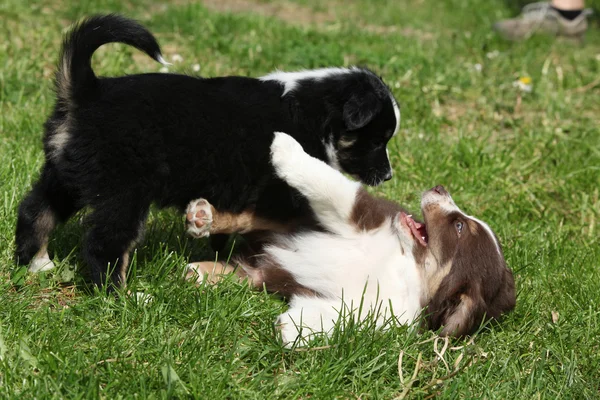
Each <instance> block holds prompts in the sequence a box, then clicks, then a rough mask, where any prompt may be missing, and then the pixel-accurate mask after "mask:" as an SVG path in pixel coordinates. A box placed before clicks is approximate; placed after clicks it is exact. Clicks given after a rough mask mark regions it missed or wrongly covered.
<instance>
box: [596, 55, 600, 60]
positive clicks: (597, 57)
mask: <svg viewBox="0 0 600 400" xmlns="http://www.w3.org/2000/svg"><path fill="white" fill-rule="evenodd" d="M596 61H600V53H598V54H596Z"/></svg>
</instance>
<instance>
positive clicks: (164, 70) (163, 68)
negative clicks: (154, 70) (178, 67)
mask: <svg viewBox="0 0 600 400" xmlns="http://www.w3.org/2000/svg"><path fill="white" fill-rule="evenodd" d="M158 71H159V72H164V73H166V72H169V68H167V67H162V68H161V69H159V70H158Z"/></svg>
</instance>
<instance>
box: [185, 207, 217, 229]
mask: <svg viewBox="0 0 600 400" xmlns="http://www.w3.org/2000/svg"><path fill="white" fill-rule="evenodd" d="M212 222H213V215H212V210H211V206H210V203H209V202H208V201H207V200H206V199H197V200H192V201H191V202H190V204H188V206H187V210H186V230H187V233H188V235H190V236H192V237H195V238H203V237H207V236H209V235H210V228H211V226H212Z"/></svg>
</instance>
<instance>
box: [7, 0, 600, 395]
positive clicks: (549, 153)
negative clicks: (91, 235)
mask: <svg viewBox="0 0 600 400" xmlns="http://www.w3.org/2000/svg"><path fill="white" fill-rule="evenodd" d="M71 3H72V4H71ZM588 3H591V4H590V5H592V6H595V7H596V9H597V10H598V9H600V1H594V2H588ZM109 11H110V12H120V13H124V14H126V15H128V16H131V17H134V18H136V19H139V20H140V21H142V22H143V23H144V24H146V25H147V26H148V27H149V28H150V29H151V30H152V31H153V32H155V33H156V35H157V37H158V38H159V41H160V43H161V45H162V47H163V50H164V54H165V58H166V59H167V60H169V61H172V62H174V66H172V67H169V69H170V71H173V72H183V73H199V74H202V75H204V76H219V75H229V74H239V75H247V76H260V75H264V74H266V73H268V72H269V71H272V70H273V69H276V68H279V69H284V70H295V69H301V68H315V67H323V66H346V65H354V64H358V65H366V66H369V67H370V68H372V69H373V70H375V71H376V72H377V73H378V74H380V75H381V76H383V78H384V80H385V81H386V82H387V83H388V85H389V86H390V87H391V88H392V90H393V92H394V94H395V96H396V98H397V99H398V101H399V102H400V104H401V108H402V115H403V120H402V125H401V129H400V132H399V134H398V135H397V136H396V137H395V138H394V139H393V142H392V143H391V144H390V157H391V160H392V164H393V166H394V170H395V174H394V179H393V180H391V181H389V182H387V183H385V184H384V185H383V186H381V187H379V188H376V189H375V190H373V191H374V192H376V193H378V194H379V195H381V196H385V197H388V198H390V199H395V200H398V201H400V202H402V203H404V204H405V205H406V206H407V207H409V208H411V209H413V210H417V209H418V205H419V199H420V193H421V192H422V191H423V190H425V189H427V188H429V187H431V186H433V185H435V184H443V185H445V186H446V187H447V188H448V189H449V191H450V192H451V193H452V194H453V196H454V198H455V200H456V202H457V203H458V204H460V205H461V206H462V207H463V208H464V209H465V210H466V211H467V212H468V213H470V214H473V215H476V216H478V217H480V218H482V219H484V220H485V221H487V222H488V223H489V224H490V226H492V228H493V229H494V230H495V231H496V232H497V234H498V236H499V237H500V240H501V242H502V244H503V247H504V252H505V256H506V259H507V262H508V264H509V266H510V267H511V268H512V269H513V271H514V274H515V280H516V285H517V289H518V298H517V307H516V309H515V311H514V312H513V313H512V314H510V315H508V316H507V317H506V318H505V319H504V320H503V321H502V322H501V323H500V324H490V325H488V326H486V327H483V328H482V330H481V331H480V332H479V333H477V334H476V335H474V336H472V337H469V338H466V339H464V340H452V341H449V342H446V341H444V340H443V339H441V338H439V337H437V336H436V335H435V334H434V333H433V332H427V331H425V332H418V331H417V330H415V329H410V328H407V327H400V328H392V329H389V330H387V331H385V332H382V331H378V330H376V329H374V328H373V327H372V326H371V324H365V326H361V327H357V326H354V325H353V326H349V327H347V329H346V330H345V331H336V333H335V334H334V336H333V337H332V338H331V339H330V340H325V339H322V340H319V341H317V342H315V343H314V345H313V346H312V347H309V348H296V349H291V350H290V349H284V348H283V347H282V346H281V345H280V344H279V342H278V341H277V339H276V335H275V330H274V327H273V320H274V318H275V317H276V316H277V315H278V314H279V313H281V312H282V310H284V308H285V305H284V303H282V302H281V301H280V300H278V299H276V298H274V297H273V296H270V295H268V294H266V293H261V292H254V291H251V290H250V289H249V288H248V287H246V286H245V285H244V284H240V283H236V282H234V281H232V280H226V281H224V282H223V283H221V284H219V285H216V286H214V287H210V286H201V287H196V286H194V285H191V284H188V283H186V282H184V281H182V279H181V278H180V276H181V272H182V271H183V268H184V266H185V264H186V262H187V260H188V259H192V260H200V259H203V258H204V259H205V258H210V257H214V255H213V254H212V253H211V252H210V250H209V249H208V246H207V244H206V243H205V242H203V241H195V240H192V239H189V238H187V237H185V235H184V229H183V218H182V216H181V215H179V214H177V213H175V212H174V211H169V210H166V211H158V210H153V211H152V213H151V216H150V221H149V225H148V230H147V232H146V235H145V239H144V241H143V242H142V243H141V244H140V245H139V247H138V248H137V250H136V253H135V256H134V257H133V260H132V268H131V273H130V277H129V282H130V289H131V290H133V291H143V292H145V293H148V294H150V295H151V296H152V297H153V300H152V301H151V302H150V303H148V304H144V303H143V302H138V301H137V300H136V299H135V298H133V297H128V296H121V297H118V298H116V299H115V298H113V297H111V296H106V295H104V294H100V293H97V292H94V291H93V290H92V289H90V287H89V285H88V284H87V283H86V280H85V276H86V271H85V265H84V264H83V263H82V262H81V259H80V257H79V249H80V243H81V242H80V240H81V236H82V234H83V231H84V229H83V227H82V226H81V218H80V215H78V216H76V217H75V218H73V219H72V220H71V221H70V222H69V223H67V224H66V225H64V226H61V227H60V228H59V229H57V230H56V232H55V233H54V235H53V236H52V239H51V242H50V250H51V256H52V257H53V258H54V261H55V263H56V264H57V266H58V268H57V269H56V270H54V271H51V272H49V273H43V274H39V275H30V274H28V273H26V269H25V268H17V267H16V266H15V265H14V264H13V260H12V257H13V251H14V246H15V245H14V230H15V221H16V211H17V207H18V204H19V201H20V200H21V199H22V198H23V196H24V194H25V193H26V191H27V190H28V189H29V188H30V186H31V184H32V182H33V181H34V180H35V179H36V177H37V174H38V172H39V169H40V167H41V165H42V164H43V152H42V145H41V137H42V129H43V127H42V126H43V123H44V120H45V119H46V117H47V116H48V114H49V112H50V110H51V108H52V105H53V101H54V96H53V92H52V74H53V68H54V65H55V62H56V60H57V56H58V51H59V46H60V41H61V35H62V33H63V32H64V31H65V29H66V28H67V27H68V26H69V25H70V24H71V23H72V22H73V21H75V20H77V19H78V18H80V17H82V16H85V15H89V14H92V13H96V12H109ZM515 11H516V8H515V6H514V5H513V4H512V3H511V2H508V1H507V2H501V1H490V0H464V1H461V0H449V1H440V0H421V1H416V0H414V1H409V0H395V1H392V0H388V1H386V0H356V1H341V0H332V1H328V2H322V1H318V0H293V1H292V0H286V1H283V2H279V1H272V2H271V1H265V0H222V1H219V0H210V1H207V2H206V3H205V4H204V5H202V4H201V3H199V2H194V3H192V2H188V1H172V2H168V3H167V2H159V1H154V0H153V1H142V0H130V1H127V2H121V1H118V0H97V1H90V0H83V1H78V2H68V1H64V0H61V1H50V0H47V1H39V2H33V1H32V2H24V1H21V0H3V1H2V2H1V3H0V37H2V38H4V39H3V40H2V41H0V110H1V112H0V194H1V197H0V398H19V399H29V398H86V399H88V398H105V399H113V398H133V397H138V398H186V397H191V398H203V399H209V398H210V399H213V398H214V399H219V398H231V399H237V398H255V399H264V398H314V399H329V398H361V399H367V398H369V399H371V398H395V397H401V398H402V397H406V398H423V399H425V398H432V397H440V398H499V399H516V398H523V399H532V398H546V399H555V398H569V399H570V398H573V399H583V398H600V355H599V354H600V235H599V229H600V228H599V227H598V220H599V219H600V198H599V197H600V194H599V190H600V189H599V187H600V78H599V77H600V31H599V27H598V24H597V23H596V24H595V25H594V27H593V28H592V29H591V30H590V31H589V32H588V35H587V41H586V43H585V45H584V46H580V45H577V44H573V43H571V42H568V41H564V40H559V41H554V40H552V39H550V38H546V37H535V38H533V39H532V40H530V41H528V42H524V43H509V42H505V41H503V40H501V39H500V38H498V37H497V36H496V35H495V34H493V33H492V32H491V30H490V26H491V24H492V23H493V22H494V21H495V20H497V19H499V18H505V17H509V16H511V15H514V13H515ZM161 68H162V66H161V65H158V64H157V63H155V62H153V61H152V60H150V59H149V58H148V57H146V56H145V55H143V54H141V53H139V52H138V51H136V50H134V49H132V48H129V47H125V46H121V45H109V46H105V47H104V48H102V49H100V50H99V51H98V52H97V54H96V56H95V58H94V69H95V71H96V72H97V73H98V74H100V75H107V76H110V75H122V74H127V73H138V72H156V71H159V70H160V69H161ZM198 68H199V72H194V71H195V70H197V69H198ZM524 77H529V78H531V81H532V87H533V90H532V92H530V93H528V92H523V91H522V90H520V89H519V88H518V87H516V86H515V85H514V83H515V82H516V81H517V80H518V79H519V78H524ZM324 267H326V266H324Z"/></svg>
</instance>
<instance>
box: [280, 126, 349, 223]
mask: <svg viewBox="0 0 600 400" xmlns="http://www.w3.org/2000/svg"><path fill="white" fill-rule="evenodd" d="M271 162H272V163H273V166H274V167H275V171H276V173H277V176H279V177H280V178H281V179H283V180H284V181H285V182H287V183H288V184H289V185H290V186H292V187H293V188H295V189H297V190H298V191H299V192H300V193H302V194H303V195H304V196H306V198H307V199H308V201H309V203H310V206H311V208H312V209H313V211H314V212H315V214H316V216H317V219H318V220H319V222H320V223H321V224H323V225H324V226H325V227H326V228H327V229H329V230H331V231H333V232H338V233H340V232H343V231H345V230H346V229H347V225H348V224H347V223H348V220H349V219H350V215H351V213H352V209H353V207H354V203H355V199H356V195H357V193H358V191H359V189H360V184H359V183H358V182H353V181H351V180H350V179H348V178H346V177H345V176H344V175H342V173H340V172H339V171H336V170H335V169H333V168H331V167H330V166H329V165H327V164H325V163H324V162H322V161H320V160H318V159H316V158H313V157H311V156H309V155H308V154H306V153H305V152H304V150H303V149H302V146H300V144H299V143H298V142H297V141H296V140H295V139H294V138H292V137H291V136H289V135H287V134H285V133H282V132H276V133H275V139H274V140H273V143H272V144H271Z"/></svg>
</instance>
